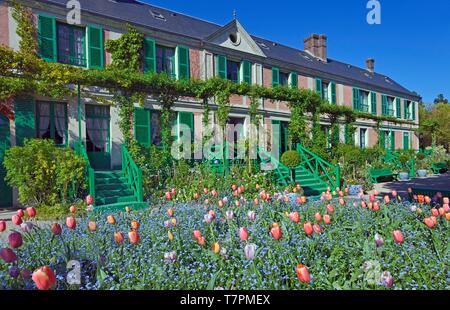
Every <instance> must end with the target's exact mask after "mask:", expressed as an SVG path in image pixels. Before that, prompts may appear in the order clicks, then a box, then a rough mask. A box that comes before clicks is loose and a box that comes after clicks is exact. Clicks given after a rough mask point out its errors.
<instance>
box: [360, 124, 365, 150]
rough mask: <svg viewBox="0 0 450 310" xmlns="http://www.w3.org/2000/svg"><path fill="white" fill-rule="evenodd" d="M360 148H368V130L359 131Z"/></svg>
mask: <svg viewBox="0 0 450 310" xmlns="http://www.w3.org/2000/svg"><path fill="white" fill-rule="evenodd" d="M359 147H360V148H362V149H365V148H366V147H367V129H366V128H361V129H360V130H359Z"/></svg>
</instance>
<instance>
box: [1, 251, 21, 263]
mask: <svg viewBox="0 0 450 310" xmlns="http://www.w3.org/2000/svg"><path fill="white" fill-rule="evenodd" d="M0 258H1V259H3V260H4V261H5V263H7V264H10V263H12V262H14V261H15V260H16V259H17V256H16V253H14V251H13V250H11V249H10V248H4V249H1V250H0Z"/></svg>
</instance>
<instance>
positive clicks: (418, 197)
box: [417, 195, 425, 204]
mask: <svg viewBox="0 0 450 310" xmlns="http://www.w3.org/2000/svg"><path fill="white" fill-rule="evenodd" d="M417 201H418V202H419V203H421V204H422V203H424V201H425V196H424V195H417Z"/></svg>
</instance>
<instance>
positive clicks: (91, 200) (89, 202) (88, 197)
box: [86, 195, 94, 205]
mask: <svg viewBox="0 0 450 310" xmlns="http://www.w3.org/2000/svg"><path fill="white" fill-rule="evenodd" d="M86 203H87V204H88V205H91V204H93V203H94V197H92V196H91V195H88V196H87V197H86Z"/></svg>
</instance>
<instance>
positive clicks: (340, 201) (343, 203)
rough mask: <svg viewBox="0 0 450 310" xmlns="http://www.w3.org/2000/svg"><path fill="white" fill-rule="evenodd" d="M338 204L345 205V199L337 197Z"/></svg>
mask: <svg viewBox="0 0 450 310" xmlns="http://www.w3.org/2000/svg"><path fill="white" fill-rule="evenodd" d="M339 205H341V206H345V200H344V198H339Z"/></svg>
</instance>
